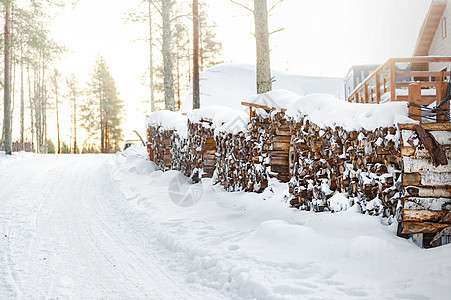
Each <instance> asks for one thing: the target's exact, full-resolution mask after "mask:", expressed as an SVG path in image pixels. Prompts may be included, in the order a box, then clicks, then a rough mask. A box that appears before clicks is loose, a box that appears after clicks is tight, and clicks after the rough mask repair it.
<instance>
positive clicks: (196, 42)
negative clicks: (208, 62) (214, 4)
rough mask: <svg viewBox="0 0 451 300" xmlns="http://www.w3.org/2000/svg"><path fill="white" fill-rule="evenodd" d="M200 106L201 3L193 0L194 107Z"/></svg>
mask: <svg viewBox="0 0 451 300" xmlns="http://www.w3.org/2000/svg"><path fill="white" fill-rule="evenodd" d="M196 108H200V92H199V4H198V1H197V0H193V109H196Z"/></svg>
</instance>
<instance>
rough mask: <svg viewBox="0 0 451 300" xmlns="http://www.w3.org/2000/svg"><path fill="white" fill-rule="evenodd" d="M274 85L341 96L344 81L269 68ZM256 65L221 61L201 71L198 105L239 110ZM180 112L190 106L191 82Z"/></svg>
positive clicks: (250, 92) (251, 87)
mask: <svg viewBox="0 0 451 300" xmlns="http://www.w3.org/2000/svg"><path fill="white" fill-rule="evenodd" d="M271 75H272V76H274V79H275V81H274V83H273V88H274V89H286V90H290V91H292V92H294V93H296V94H298V95H307V94H311V93H327V94H331V95H334V96H336V97H338V98H341V99H344V81H343V79H342V78H335V77H315V76H302V75H298V74H293V73H289V72H281V71H277V70H274V69H273V70H271ZM255 82H256V76H255V65H251V64H238V63H223V64H218V65H216V66H213V67H211V68H208V69H206V70H205V71H203V72H201V73H200V107H208V106H213V105H223V106H227V107H229V108H232V109H237V110H241V109H242V106H241V102H242V101H245V100H246V99H248V98H249V97H251V96H252V95H254V94H255V92H256V84H255ZM182 99H183V103H182V107H181V109H180V111H181V112H184V113H187V112H189V111H190V110H191V108H192V107H193V92H192V85H190V87H189V89H188V91H186V94H185V95H184V96H183V98H182Z"/></svg>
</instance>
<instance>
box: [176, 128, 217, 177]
mask: <svg viewBox="0 0 451 300" xmlns="http://www.w3.org/2000/svg"><path fill="white" fill-rule="evenodd" d="M215 153H216V143H215V139H214V128H213V126H212V121H211V120H209V119H201V120H199V121H198V122H192V121H190V120H189V121H188V141H187V146H186V156H185V159H184V161H183V162H182V164H183V167H182V169H183V170H185V175H187V176H189V177H191V179H192V180H193V181H194V182H199V181H200V179H201V178H211V177H212V176H213V172H214V170H215Z"/></svg>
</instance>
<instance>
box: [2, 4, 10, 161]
mask: <svg viewBox="0 0 451 300" xmlns="http://www.w3.org/2000/svg"><path fill="white" fill-rule="evenodd" d="M5 9H6V11H5V55H4V59H5V62H4V67H5V70H4V71H5V78H4V107H3V110H4V119H3V132H4V140H3V143H4V146H5V152H6V154H9V155H11V152H12V140H11V73H10V72H11V69H10V63H11V62H10V59H11V56H10V49H11V31H10V17H11V3H10V2H9V1H5Z"/></svg>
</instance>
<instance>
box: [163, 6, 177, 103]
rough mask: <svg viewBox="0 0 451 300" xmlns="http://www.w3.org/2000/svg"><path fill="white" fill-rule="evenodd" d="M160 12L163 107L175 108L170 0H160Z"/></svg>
mask: <svg viewBox="0 0 451 300" xmlns="http://www.w3.org/2000/svg"><path fill="white" fill-rule="evenodd" d="M161 4H162V5H161V13H162V19H163V47H162V52H163V80H164V102H165V109H167V110H172V111H174V110H175V101H174V75H173V74H172V71H173V70H172V67H173V66H172V54H171V39H172V37H171V36H172V34H171V6H172V4H171V0H162V3H161Z"/></svg>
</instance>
